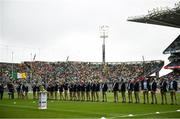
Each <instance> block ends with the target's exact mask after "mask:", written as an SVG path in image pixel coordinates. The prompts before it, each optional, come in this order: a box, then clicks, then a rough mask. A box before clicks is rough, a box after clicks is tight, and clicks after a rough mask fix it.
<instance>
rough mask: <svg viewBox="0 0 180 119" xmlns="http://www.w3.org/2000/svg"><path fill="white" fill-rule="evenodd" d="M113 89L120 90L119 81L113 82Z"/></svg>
mask: <svg viewBox="0 0 180 119" xmlns="http://www.w3.org/2000/svg"><path fill="white" fill-rule="evenodd" d="M113 91H119V83H117V82H115V83H114V84H113Z"/></svg>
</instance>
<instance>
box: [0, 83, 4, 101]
mask: <svg viewBox="0 0 180 119" xmlns="http://www.w3.org/2000/svg"><path fill="white" fill-rule="evenodd" d="M3 94H4V84H3V83H0V99H1V100H2V99H3Z"/></svg>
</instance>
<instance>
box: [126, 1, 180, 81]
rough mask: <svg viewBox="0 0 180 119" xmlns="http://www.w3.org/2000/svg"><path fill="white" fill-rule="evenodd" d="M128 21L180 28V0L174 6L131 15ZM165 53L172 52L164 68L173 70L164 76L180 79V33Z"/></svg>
mask: <svg viewBox="0 0 180 119" xmlns="http://www.w3.org/2000/svg"><path fill="white" fill-rule="evenodd" d="M128 21H132V22H138V23H148V24H155V25H163V26H169V27H175V28H180V2H177V3H176V4H175V6H174V8H168V7H166V8H160V9H159V8H157V9H153V10H152V11H148V14H147V15H143V16H136V17H129V18H128ZM163 54H170V56H169V58H168V59H169V61H170V63H169V64H168V65H166V66H165V67H164V68H165V69H172V70H173V71H172V72H171V73H169V74H167V75H165V76H162V77H167V78H169V77H175V78H176V79H180V35H179V36H178V37H177V38H176V39H175V40H174V41H173V42H172V43H171V44H170V45H169V46H168V47H167V48H166V49H165V50H164V52H163Z"/></svg>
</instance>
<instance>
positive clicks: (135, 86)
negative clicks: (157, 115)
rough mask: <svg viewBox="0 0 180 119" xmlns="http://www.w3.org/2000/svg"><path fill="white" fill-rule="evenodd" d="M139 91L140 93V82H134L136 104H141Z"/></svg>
mask: <svg viewBox="0 0 180 119" xmlns="http://www.w3.org/2000/svg"><path fill="white" fill-rule="evenodd" d="M139 91H140V88H139V80H138V79H137V80H135V81H134V96H135V101H136V103H140V98H139Z"/></svg>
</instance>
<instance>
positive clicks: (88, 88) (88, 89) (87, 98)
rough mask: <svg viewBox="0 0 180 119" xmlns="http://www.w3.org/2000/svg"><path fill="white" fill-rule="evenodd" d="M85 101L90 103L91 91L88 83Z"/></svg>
mask: <svg viewBox="0 0 180 119" xmlns="http://www.w3.org/2000/svg"><path fill="white" fill-rule="evenodd" d="M85 88H86V101H90V91H91V84H90V82H89V81H87V82H86V85H85Z"/></svg>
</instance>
